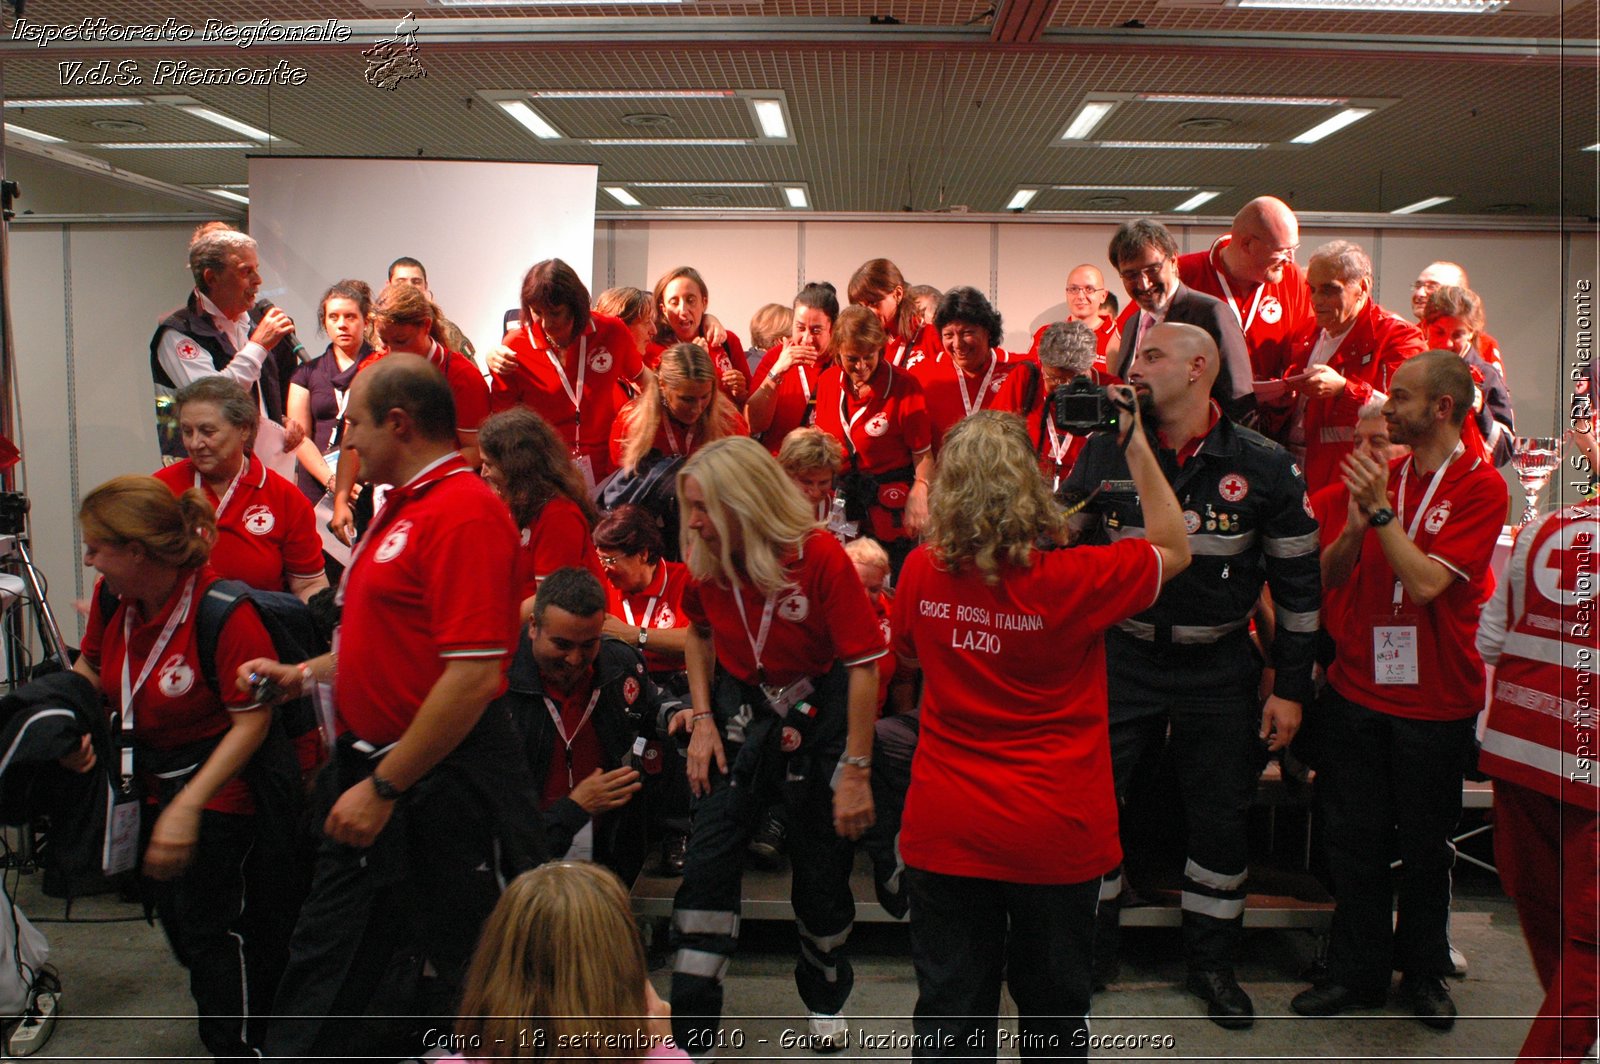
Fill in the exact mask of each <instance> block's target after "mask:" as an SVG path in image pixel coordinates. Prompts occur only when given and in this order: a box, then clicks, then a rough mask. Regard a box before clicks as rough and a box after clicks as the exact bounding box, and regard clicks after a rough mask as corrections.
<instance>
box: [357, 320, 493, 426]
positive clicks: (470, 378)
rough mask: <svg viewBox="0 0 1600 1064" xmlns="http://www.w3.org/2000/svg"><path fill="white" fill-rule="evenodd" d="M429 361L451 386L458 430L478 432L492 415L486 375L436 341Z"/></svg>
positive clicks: (365, 362)
mask: <svg viewBox="0 0 1600 1064" xmlns="http://www.w3.org/2000/svg"><path fill="white" fill-rule="evenodd" d="M388 353H389V352H388V351H387V350H384V351H374V352H373V353H372V354H370V355H368V356H367V357H366V358H364V359H362V360H361V364H360V365H359V366H357V367H356V372H357V373H360V372H361V371H362V370H364V369H366V368H367V367H368V366H370V365H372V364H373V363H374V362H377V361H379V360H380V359H382V358H383V356H385V355H387V354H388ZM428 361H429V362H432V363H433V364H434V365H435V366H437V367H438V368H439V371H440V372H441V373H443V374H444V379H445V383H446V384H448V385H449V386H450V396H451V398H453V399H454V400H455V404H456V431H457V432H466V433H471V434H473V435H476V434H477V432H478V426H479V425H481V424H483V419H484V418H486V417H488V416H489V389H488V387H487V386H486V385H485V384H484V383H483V374H482V373H480V372H479V371H478V367H477V364H476V363H474V362H473V361H472V360H471V359H470V358H467V357H466V356H465V355H463V354H461V353H459V352H457V351H451V350H449V349H448V348H446V347H445V346H444V345H443V344H441V343H439V341H437V340H435V341H434V342H433V349H432V350H431V351H429V352H428Z"/></svg>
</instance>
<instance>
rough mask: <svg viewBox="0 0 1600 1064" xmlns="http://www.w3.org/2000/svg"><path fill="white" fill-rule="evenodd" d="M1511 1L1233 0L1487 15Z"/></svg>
mask: <svg viewBox="0 0 1600 1064" xmlns="http://www.w3.org/2000/svg"><path fill="white" fill-rule="evenodd" d="M1508 2H1509V0H1232V6H1234V7H1272V8H1286V9H1289V10H1294V11H1372V12H1382V13H1390V12H1403V11H1417V12H1422V13H1424V14H1428V15H1487V14H1489V13H1491V12H1494V11H1499V10H1500V9H1501V8H1502V7H1505V6H1506V4H1507V3H1508Z"/></svg>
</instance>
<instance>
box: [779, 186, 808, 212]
mask: <svg viewBox="0 0 1600 1064" xmlns="http://www.w3.org/2000/svg"><path fill="white" fill-rule="evenodd" d="M783 194H784V196H785V197H786V198H787V199H788V200H789V206H791V207H799V208H805V207H809V206H811V204H810V203H809V202H808V201H807V200H806V190H805V189H803V188H801V187H800V186H798V185H785V186H783Z"/></svg>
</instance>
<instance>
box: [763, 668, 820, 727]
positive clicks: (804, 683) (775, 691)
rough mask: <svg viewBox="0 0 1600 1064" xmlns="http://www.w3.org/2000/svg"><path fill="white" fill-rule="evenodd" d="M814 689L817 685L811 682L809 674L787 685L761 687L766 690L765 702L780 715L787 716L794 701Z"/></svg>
mask: <svg viewBox="0 0 1600 1064" xmlns="http://www.w3.org/2000/svg"><path fill="white" fill-rule="evenodd" d="M816 689H817V685H816V684H814V683H812V682H811V677H809V676H802V677H800V679H798V680H796V681H795V682H794V683H792V684H790V685H789V686H788V687H781V688H780V687H763V688H762V690H763V691H765V692H766V695H767V703H768V704H769V705H771V706H772V709H773V711H774V712H775V713H777V714H778V716H780V717H786V716H788V715H789V710H791V709H793V708H794V704H795V703H796V702H798V701H800V700H801V699H802V698H804V697H805V696H806V695H809V694H810V693H811V692H812V691H815V690H816Z"/></svg>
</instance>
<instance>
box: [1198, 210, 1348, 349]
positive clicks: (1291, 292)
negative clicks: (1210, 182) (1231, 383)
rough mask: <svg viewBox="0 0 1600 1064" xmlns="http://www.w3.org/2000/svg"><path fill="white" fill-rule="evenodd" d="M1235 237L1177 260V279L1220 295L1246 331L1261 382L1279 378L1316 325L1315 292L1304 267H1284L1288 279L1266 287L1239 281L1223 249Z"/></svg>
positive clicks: (1245, 337)
mask: <svg viewBox="0 0 1600 1064" xmlns="http://www.w3.org/2000/svg"><path fill="white" fill-rule="evenodd" d="M1232 239H1233V237H1232V235H1231V234H1228V233H1224V234H1223V235H1222V236H1219V237H1217V239H1216V241H1215V242H1214V243H1213V244H1212V245H1211V248H1210V249H1209V250H1207V251H1191V252H1190V253H1189V254H1187V255H1179V256H1178V279H1179V280H1180V281H1182V282H1183V283H1184V284H1186V285H1188V286H1189V287H1190V288H1193V289H1194V290H1195V291H1197V292H1204V293H1205V294H1206V295H1208V296H1215V297H1216V298H1217V299H1220V300H1222V302H1223V304H1224V305H1225V306H1226V307H1227V308H1228V309H1229V310H1231V311H1232V312H1233V316H1234V320H1236V321H1237V322H1238V323H1239V327H1240V328H1241V329H1243V330H1244V343H1245V347H1246V349H1248V350H1249V352H1250V365H1251V368H1252V369H1253V370H1254V372H1255V375H1256V379H1257V380H1265V379H1267V378H1270V377H1272V376H1274V375H1275V374H1276V373H1277V372H1278V371H1279V370H1278V368H1279V367H1281V366H1283V365H1285V364H1286V363H1287V362H1288V361H1289V356H1290V354H1291V352H1292V351H1293V348H1294V345H1295V341H1296V339H1297V338H1298V337H1299V336H1300V334H1301V333H1303V332H1305V331H1306V330H1307V329H1310V328H1312V327H1313V325H1314V324H1315V322H1316V317H1317V316H1316V314H1315V313H1313V312H1312V310H1311V288H1310V287H1309V286H1308V285H1307V284H1306V273H1305V271H1304V270H1302V269H1301V268H1300V266H1299V264H1297V263H1294V262H1288V263H1285V264H1284V267H1283V280H1281V281H1278V282H1272V281H1268V282H1266V283H1264V284H1259V285H1256V284H1248V283H1246V282H1243V281H1236V280H1234V279H1233V278H1232V277H1229V276H1227V275H1226V274H1225V273H1224V272H1223V267H1222V249H1223V248H1225V247H1227V246H1228V243H1229V241H1231V240H1232Z"/></svg>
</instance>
